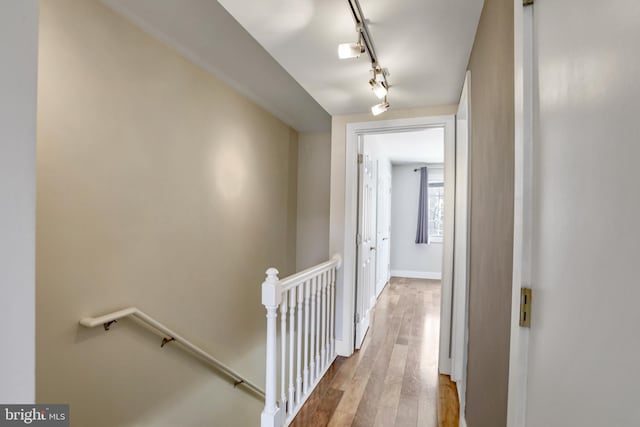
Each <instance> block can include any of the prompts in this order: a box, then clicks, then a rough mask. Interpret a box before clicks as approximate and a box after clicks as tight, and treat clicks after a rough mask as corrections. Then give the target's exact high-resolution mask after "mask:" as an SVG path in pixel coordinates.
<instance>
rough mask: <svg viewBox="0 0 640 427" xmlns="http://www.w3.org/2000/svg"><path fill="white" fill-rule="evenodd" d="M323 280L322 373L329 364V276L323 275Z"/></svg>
mask: <svg viewBox="0 0 640 427" xmlns="http://www.w3.org/2000/svg"><path fill="white" fill-rule="evenodd" d="M320 277H321V278H322V279H321V281H322V331H321V334H320V342H321V343H322V351H321V353H320V360H321V361H322V369H321V370H320V372H322V371H323V370H324V368H325V366H326V364H327V363H326V362H327V359H326V357H327V340H326V333H327V275H326V274H325V273H322V275H321V276H320Z"/></svg>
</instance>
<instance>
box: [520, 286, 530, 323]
mask: <svg viewBox="0 0 640 427" xmlns="http://www.w3.org/2000/svg"><path fill="white" fill-rule="evenodd" d="M520 326H522V327H523V328H529V327H531V288H521V289H520Z"/></svg>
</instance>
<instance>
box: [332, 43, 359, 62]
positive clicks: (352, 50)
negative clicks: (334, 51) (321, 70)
mask: <svg viewBox="0 0 640 427" xmlns="http://www.w3.org/2000/svg"><path fill="white" fill-rule="evenodd" d="M363 53H364V46H362V44H360V43H342V44H340V45H338V56H339V57H340V59H349V58H357V57H359V56H360V55H362V54H363Z"/></svg>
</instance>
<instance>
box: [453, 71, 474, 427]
mask: <svg viewBox="0 0 640 427" xmlns="http://www.w3.org/2000/svg"><path fill="white" fill-rule="evenodd" d="M471 120H472V117H471V71H467V73H466V75H465V79H464V84H463V86H462V94H461V95H460V102H459V104H458V111H457V113H456V185H455V187H456V190H455V200H456V203H455V233H454V238H455V240H454V242H455V243H454V274H453V316H452V317H453V325H452V326H451V334H452V339H451V346H452V347H451V379H452V380H453V381H455V383H456V386H457V389H458V400H459V402H460V405H459V406H460V415H461V418H460V419H462V416H463V415H464V411H465V407H466V391H467V390H466V377H467V342H468V337H469V322H468V312H469V309H468V307H469V303H468V298H469V250H470V249H469V234H470V233H469V230H470V215H469V213H470V197H469V195H470V191H469V189H470V186H469V183H470V177H469V159H470V158H471Z"/></svg>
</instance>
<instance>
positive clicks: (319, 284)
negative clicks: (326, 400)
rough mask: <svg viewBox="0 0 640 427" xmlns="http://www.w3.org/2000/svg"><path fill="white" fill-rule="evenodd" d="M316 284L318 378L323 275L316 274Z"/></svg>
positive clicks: (317, 371) (317, 369)
mask: <svg viewBox="0 0 640 427" xmlns="http://www.w3.org/2000/svg"><path fill="white" fill-rule="evenodd" d="M316 284H317V285H318V286H317V288H316V330H315V338H314V339H315V340H316V379H318V378H319V377H320V372H321V369H320V346H321V343H320V328H321V325H320V322H321V320H322V305H321V304H320V296H321V294H322V281H321V276H316Z"/></svg>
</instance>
